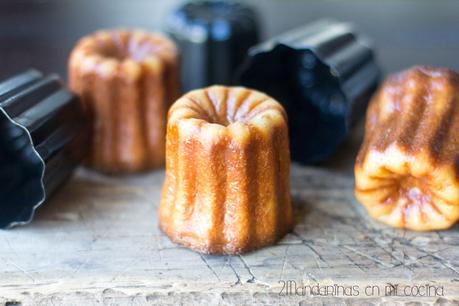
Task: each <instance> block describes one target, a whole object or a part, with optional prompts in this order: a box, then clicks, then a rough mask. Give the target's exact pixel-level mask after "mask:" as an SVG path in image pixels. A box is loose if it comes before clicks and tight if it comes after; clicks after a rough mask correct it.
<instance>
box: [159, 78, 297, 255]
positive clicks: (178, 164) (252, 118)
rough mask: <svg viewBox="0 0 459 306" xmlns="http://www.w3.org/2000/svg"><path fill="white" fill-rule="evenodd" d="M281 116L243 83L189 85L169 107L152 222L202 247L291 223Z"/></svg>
mask: <svg viewBox="0 0 459 306" xmlns="http://www.w3.org/2000/svg"><path fill="white" fill-rule="evenodd" d="M289 167H290V153H289V143H288V128H287V117H286V113H285V111H284V109H283V108H282V106H281V105H280V104H279V103H277V102H276V101H275V100H273V99H272V98H271V97H268V96H267V95H265V94H263V93H260V92H258V91H255V90H249V89H246V88H243V87H223V86H212V87H209V88H205V89H201V90H195V91H191V92H189V93H188V94H186V95H185V96H183V97H182V98H180V99H179V100H178V101H177V102H175V103H174V105H173V106H172V107H171V109H170V111H169V116H168V125H167V137H166V179H165V183H164V187H163V194H162V199H161V205H160V213H159V215H160V219H159V221H160V227H161V229H162V230H163V231H164V232H165V233H166V234H167V235H168V236H169V237H170V238H171V239H172V240H173V241H175V242H177V243H179V244H182V245H184V246H186V247H189V248H192V249H194V250H197V251H199V252H203V253H213V254H237V253H241V252H246V251H249V250H252V249H255V248H259V247H262V246H265V245H269V244H272V243H274V242H275V241H277V240H278V239H280V238H281V237H283V236H284V235H285V234H286V233H287V232H288V231H290V230H291V229H292V226H293V213H292V204H291V200H290V189H289Z"/></svg>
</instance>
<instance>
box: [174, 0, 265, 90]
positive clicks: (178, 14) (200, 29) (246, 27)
mask: <svg viewBox="0 0 459 306" xmlns="http://www.w3.org/2000/svg"><path fill="white" fill-rule="evenodd" d="M166 24H167V25H166V31H167V32H168V33H169V35H170V36H171V37H172V38H173V39H174V41H175V42H176V43H177V46H178V48H179V50H180V62H181V76H182V79H181V82H182V89H183V90H184V91H185V92H186V91H189V90H191V89H197V88H202V87H205V86H208V85H214V84H220V85H230V84H231V83H232V82H233V79H234V73H235V71H236V68H237V67H238V66H239V65H240V64H241V63H242V62H243V61H244V59H245V56H246V53H247V51H248V50H249V48H250V47H252V46H254V45H255V44H257V43H258V42H259V26H258V22H257V15H256V12H255V11H254V10H253V9H252V8H251V7H250V6H247V5H246V4H242V3H237V2H232V1H221V0H217V1H192V2H187V3H185V4H183V5H182V6H180V7H179V8H177V9H176V10H174V11H173V12H171V14H170V15H169V16H168V19H167V23H166Z"/></svg>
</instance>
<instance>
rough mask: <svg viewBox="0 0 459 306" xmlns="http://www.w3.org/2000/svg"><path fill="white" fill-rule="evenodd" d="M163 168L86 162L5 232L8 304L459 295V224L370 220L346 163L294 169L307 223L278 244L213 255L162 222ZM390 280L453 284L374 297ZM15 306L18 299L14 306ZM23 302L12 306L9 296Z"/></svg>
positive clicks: (2, 286) (1, 265) (2, 289)
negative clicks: (178, 241)
mask: <svg viewBox="0 0 459 306" xmlns="http://www.w3.org/2000/svg"><path fill="white" fill-rule="evenodd" d="M163 178H164V173H163V171H157V172H154V173H151V174H147V175H141V176H136V177H123V178H111V177H105V176H102V175H99V174H95V173H92V172H89V171H87V170H82V169H81V170H79V171H78V172H77V173H76V175H75V176H74V177H73V178H72V179H71V181H70V182H69V183H68V184H67V185H66V186H64V188H63V189H61V190H60V191H59V193H58V194H57V195H56V196H55V197H54V198H53V199H52V200H51V201H50V202H49V203H47V204H46V205H44V206H43V207H42V208H41V209H40V210H39V213H38V214H37V216H36V218H35V220H34V222H33V223H32V224H30V225H28V226H25V227H21V228H15V229H13V230H8V231H0V241H1V246H2V247H1V248H0V304H1V303H5V305H16V304H14V303H13V302H18V303H22V305H49V304H55V305H109V304H110V305H112V304H113V305H125V304H127V305H155V304H158V305H159V304H161V305H177V304H180V303H185V304H199V305H204V303H207V304H210V305H214V304H220V305H230V304H236V305H251V304H257V305H270V304H279V305H284V304H299V303H300V302H302V303H305V304H309V303H320V304H322V303H323V304H342V303H344V302H345V301H343V300H339V299H338V298H337V297H334V296H318V297H314V298H312V299H311V297H305V296H298V295H289V296H281V295H279V292H280V291H281V288H282V284H281V283H280V282H279V281H280V280H295V281H296V282H297V283H298V285H299V286H300V285H301V284H303V285H304V284H310V285H314V284H316V283H320V285H332V284H334V283H336V284H339V285H343V286H344V285H359V286H360V288H361V289H360V291H361V292H360V294H359V296H357V297H352V298H350V299H348V300H347V303H351V304H352V303H354V304H355V303H357V304H361V303H370V302H371V303H375V304H378V303H381V302H389V303H394V302H396V301H397V302H400V303H404V302H406V303H409V302H411V301H413V300H420V301H421V302H425V303H434V302H436V303H440V304H441V303H449V302H454V301H456V302H458V301H459V249H458V245H459V236H458V234H457V233H458V228H457V227H455V228H453V229H451V230H448V231H443V232H431V233H415V232H409V231H403V230H394V229H391V228H388V227H386V226H384V225H381V224H378V223H376V222H375V221H373V220H371V219H369V217H368V216H367V215H366V213H365V212H364V211H363V210H362V208H361V207H360V205H358V203H356V202H355V200H354V196H353V178H352V175H351V174H349V172H348V171H345V172H344V173H343V172H342V171H337V170H330V169H328V170H327V169H319V168H313V167H300V166H298V165H293V166H292V174H291V179H292V194H293V197H294V201H295V206H296V215H297V225H296V227H295V230H294V232H292V233H291V234H289V235H288V236H287V237H285V239H283V240H282V241H281V242H280V243H279V244H278V245H275V246H272V247H267V248H264V249H261V250H259V251H256V252H252V253H249V254H245V255H240V256H221V257H219V256H207V255H200V254H198V253H195V252H193V251H190V250H187V249H184V248H182V247H179V246H177V245H174V244H173V243H171V242H170V241H169V239H168V238H167V237H166V236H165V235H164V234H162V233H161V232H160V231H159V229H158V220H157V217H156V211H157V208H158V203H159V199H160V190H161V185H162V182H163ZM387 283H396V284H401V285H400V286H402V285H403V284H408V285H413V284H425V283H429V284H431V285H436V286H443V288H444V289H443V290H444V291H443V292H444V294H443V295H444V296H437V297H424V298H417V299H413V298H406V297H385V296H383V295H384V294H381V296H373V295H370V296H366V295H365V294H364V292H363V288H364V287H365V286H367V285H378V286H380V287H381V288H383V287H384V286H386V285H387ZM8 303H9V304H8ZM11 303H13V304H11Z"/></svg>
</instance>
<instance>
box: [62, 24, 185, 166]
mask: <svg viewBox="0 0 459 306" xmlns="http://www.w3.org/2000/svg"><path fill="white" fill-rule="evenodd" d="M177 69H178V68H177V51H176V48H175V45H174V44H173V43H172V42H171V41H170V40H168V39H167V38H165V37H163V36H161V35H159V34H153V33H145V32H142V31H138V30H136V31H127V30H110V31H100V32H96V33H94V34H92V35H89V36H87V37H84V38H82V39H81V40H80V41H79V42H78V43H77V45H76V46H75V48H74V49H73V51H72V53H71V55H70V59H69V81H70V88H71V89H72V90H73V91H74V92H75V93H77V94H78V95H79V96H80V97H81V101H82V103H83V105H84V108H85V110H86V112H87V113H88V114H89V115H90V116H91V118H92V122H93V127H92V141H91V143H90V154H89V160H88V164H89V165H90V166H92V167H94V168H97V169H99V170H102V171H106V172H135V171H142V170H147V169H151V168H154V167H158V166H161V165H162V164H163V163H164V139H165V130H166V117H167V110H168V108H169V106H170V104H171V103H172V102H173V101H174V100H175V99H176V98H177V97H178V81H177V78H178V72H177Z"/></svg>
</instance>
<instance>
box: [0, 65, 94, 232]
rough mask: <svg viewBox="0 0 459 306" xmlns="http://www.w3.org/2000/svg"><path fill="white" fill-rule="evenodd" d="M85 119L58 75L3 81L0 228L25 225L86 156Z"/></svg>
mask: <svg viewBox="0 0 459 306" xmlns="http://www.w3.org/2000/svg"><path fill="white" fill-rule="evenodd" d="M86 135H87V121H86V119H85V118H84V116H83V111H82V109H81V107H80V104H79V102H78V100H77V98H76V97H75V96H74V95H73V94H71V93H70V92H69V91H68V90H66V89H65V88H64V87H63V85H62V83H61V81H60V80H59V78H58V77H57V76H55V75H50V76H44V75H43V74H42V73H41V72H39V71H37V70H28V71H26V72H24V73H21V74H18V75H16V76H13V77H12V78H10V79H7V80H6V81H4V82H1V83H0V228H5V227H11V226H15V225H21V224H26V223H28V222H30V221H31V220H32V218H33V215H34V211H35V209H36V208H37V207H38V206H40V205H41V204H42V203H43V202H44V201H46V200H47V199H48V198H49V196H50V195H51V194H52V193H53V192H54V191H55V190H56V189H57V188H58V187H59V186H60V185H61V184H62V183H63V182H64V181H65V180H66V179H67V178H68V177H69V175H70V174H71V173H72V171H73V170H74V168H75V167H76V165H77V164H78V163H79V162H80V161H81V160H82V158H83V157H84V153H85V143H84V142H85V137H86Z"/></svg>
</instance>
